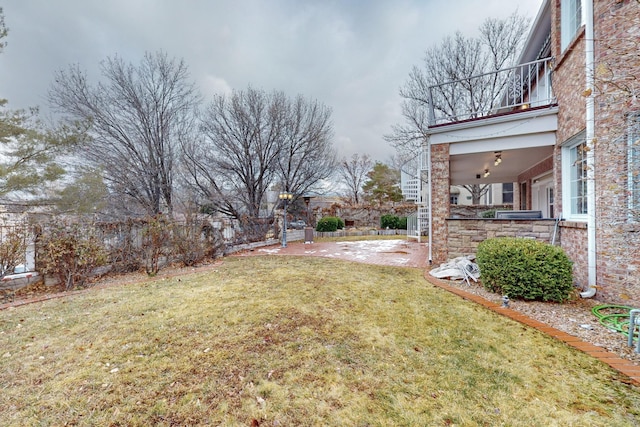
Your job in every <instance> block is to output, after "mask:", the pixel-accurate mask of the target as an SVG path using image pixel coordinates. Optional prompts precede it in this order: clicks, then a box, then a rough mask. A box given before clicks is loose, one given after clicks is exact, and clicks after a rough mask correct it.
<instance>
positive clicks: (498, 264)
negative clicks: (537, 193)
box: [476, 237, 574, 302]
mask: <svg viewBox="0 0 640 427" xmlns="http://www.w3.org/2000/svg"><path fill="white" fill-rule="evenodd" d="M476 260H477V263H478V266H479V267H480V274H481V278H482V285H483V286H484V287H485V289H487V290H489V291H491V292H497V293H500V294H503V295H507V296H508V297H509V298H511V299H525V300H539V301H555V302H563V301H566V300H568V299H570V298H571V296H572V294H573V292H574V288H573V278H572V273H571V267H572V266H571V261H570V260H569V258H568V257H567V255H566V254H565V253H564V251H563V250H562V248H560V247H558V246H552V245H550V244H548V243H544V242H540V241H536V240H531V239H522V238H513V237H500V238H494V239H487V240H485V241H484V242H482V243H480V245H479V246H478V253H477V256H476Z"/></svg>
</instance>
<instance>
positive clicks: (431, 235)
mask: <svg viewBox="0 0 640 427" xmlns="http://www.w3.org/2000/svg"><path fill="white" fill-rule="evenodd" d="M427 178H428V179H429V187H427V197H428V198H429V208H428V216H429V265H431V264H433V256H432V252H431V245H432V242H433V224H432V219H433V217H432V215H431V205H432V204H433V202H432V197H431V188H432V185H433V183H432V182H431V138H430V137H429V135H427Z"/></svg>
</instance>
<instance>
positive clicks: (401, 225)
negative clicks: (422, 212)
mask: <svg viewBox="0 0 640 427" xmlns="http://www.w3.org/2000/svg"><path fill="white" fill-rule="evenodd" d="M398 229H399V230H406V229H407V217H406V216H402V217H400V220H399V221H398Z"/></svg>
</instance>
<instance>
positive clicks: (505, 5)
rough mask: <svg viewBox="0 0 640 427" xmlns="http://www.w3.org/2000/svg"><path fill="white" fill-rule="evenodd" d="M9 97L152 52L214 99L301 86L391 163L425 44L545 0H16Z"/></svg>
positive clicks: (30, 97)
mask: <svg viewBox="0 0 640 427" xmlns="http://www.w3.org/2000/svg"><path fill="white" fill-rule="evenodd" d="M6 3H7V4H5V5H3V9H4V14H5V21H6V23H7V26H8V27H9V30H10V32H9V37H8V40H7V41H8V43H9V45H8V46H7V48H6V49H5V51H4V52H3V53H2V54H0V97H2V98H7V99H9V105H10V106H11V107H14V108H22V107H27V106H34V105H41V106H42V107H46V106H45V105H43V104H44V96H45V95H46V92H47V90H48V87H49V85H50V83H51V80H52V78H53V73H54V72H55V71H56V70H59V69H61V68H65V67H67V66H68V65H69V64H76V63H77V64H79V65H80V66H81V68H83V69H85V70H86V71H87V72H88V73H89V75H90V76H91V77H93V79H94V81H95V80H96V79H97V78H98V70H99V64H100V61H102V60H104V59H105V58H106V57H108V56H114V55H116V54H117V55H119V56H122V57H123V58H125V59H126V60H127V61H131V62H133V63H137V62H138V61H139V60H140V59H141V58H142V56H143V55H144V53H145V52H146V51H150V52H153V51H157V50H164V51H165V52H167V53H168V54H169V55H170V56H173V57H178V58H183V59H184V60H185V62H186V63H187V65H188V66H189V69H190V72H191V75H192V78H193V79H194V81H196V82H197V84H198V85H199V86H200V88H201V89H202V92H203V94H204V96H205V99H206V98H207V97H210V96H211V94H212V93H213V92H218V93H220V92H228V91H230V90H232V89H245V88H246V87H247V86H248V85H251V86H253V87H256V88H261V89H265V90H272V89H275V90H283V91H285V92H286V93H288V94H289V95H291V96H294V95H296V94H299V93H300V94H303V95H305V96H307V97H311V98H315V99H318V100H319V101H321V102H323V103H324V104H326V105H328V106H330V107H331V108H332V109H333V120H334V125H335V142H336V146H337V148H338V150H339V154H340V156H350V155H351V154H353V153H355V152H360V153H367V154H370V155H371V156H372V157H373V158H376V159H378V160H386V159H387V158H388V157H389V156H390V155H391V154H393V150H392V149H391V147H389V145H388V144H387V143H386V142H385V141H384V139H383V135H384V134H385V133H388V132H389V131H390V127H391V125H392V124H394V123H398V122H401V120H402V118H401V115H400V97H399V96H398V88H399V87H400V86H401V85H402V84H403V83H404V81H405V80H406V78H407V76H408V73H409V71H410V69H411V67H412V66H413V65H417V64H419V63H420V61H421V60H422V58H423V55H424V51H425V49H426V48H427V47H429V46H431V45H433V44H435V43H438V42H439V41H440V40H441V39H442V37H444V36H446V35H449V34H452V33H453V32H454V31H457V30H460V31H463V32H465V33H470V32H473V31H475V30H476V29H477V27H478V25H479V24H480V23H481V22H482V21H483V20H484V19H486V18H487V17H490V16H495V17H504V16H507V15H508V14H510V13H512V12H513V11H514V10H515V9H516V7H517V8H518V9H519V11H520V13H522V14H525V15H527V16H531V17H532V18H533V17H534V16H535V13H536V12H537V9H538V7H539V6H540V4H541V0H520V1H517V2H515V1H513V0H485V1H483V2H478V1H474V0H451V1H448V2H445V1H437V0H398V1H387V0H370V1H358V0H342V1H338V0H323V1H320V0H317V1H312V0H181V1H178V0H109V1H89V0H84V1H82V0H56V1H51V0H9V1H8V2H6Z"/></svg>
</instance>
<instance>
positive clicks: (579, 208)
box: [562, 131, 587, 220]
mask: <svg viewBox="0 0 640 427" xmlns="http://www.w3.org/2000/svg"><path fill="white" fill-rule="evenodd" d="M562 161H563V163H562V182H563V189H564V191H563V194H564V197H563V207H564V208H563V210H564V212H563V213H564V214H565V215H564V216H565V217H567V218H568V219H573V220H586V216H587V143H586V140H585V132H584V131H583V132H580V133H579V134H577V135H576V136H574V137H572V138H570V139H569V140H568V141H567V143H566V144H565V146H564V147H563V152H562Z"/></svg>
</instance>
